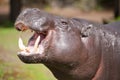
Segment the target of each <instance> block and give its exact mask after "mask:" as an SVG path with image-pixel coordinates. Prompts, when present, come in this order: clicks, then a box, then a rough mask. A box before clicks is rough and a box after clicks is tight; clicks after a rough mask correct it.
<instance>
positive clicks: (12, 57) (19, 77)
mask: <svg viewBox="0 0 120 80" xmlns="http://www.w3.org/2000/svg"><path fill="white" fill-rule="evenodd" d="M19 35H20V32H18V31H16V30H15V29H14V28H4V26H3V27H1V26H0V80H56V79H55V78H54V77H53V75H52V74H51V72H50V71H49V70H48V69H47V68H46V67H45V66H43V65H42V64H24V63H22V62H21V61H20V60H19V58H18V57H17V55H16V54H17V51H18V45H17V43H18V42H17V41H18V37H19Z"/></svg>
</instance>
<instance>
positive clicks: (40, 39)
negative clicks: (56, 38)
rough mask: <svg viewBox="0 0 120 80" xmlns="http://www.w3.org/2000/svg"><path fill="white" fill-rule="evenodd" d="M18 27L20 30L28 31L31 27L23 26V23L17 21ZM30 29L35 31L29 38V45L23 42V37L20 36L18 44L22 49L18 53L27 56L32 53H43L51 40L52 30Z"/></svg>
mask: <svg viewBox="0 0 120 80" xmlns="http://www.w3.org/2000/svg"><path fill="white" fill-rule="evenodd" d="M16 28H17V29H18V30H19V31H26V30H28V29H29V28H28V27H26V26H23V24H21V23H17V24H16ZM30 30H32V31H34V34H33V36H32V37H31V38H30V39H29V41H28V46H27V47H26V46H25V45H24V44H23V41H22V39H21V38H20V37H19V41H18V45H19V49H20V50H21V51H20V52H18V54H22V55H26V56H27V55H31V54H43V53H44V50H45V49H46V48H47V47H48V46H49V40H50V39H51V36H52V30H49V31H35V30H33V29H30Z"/></svg>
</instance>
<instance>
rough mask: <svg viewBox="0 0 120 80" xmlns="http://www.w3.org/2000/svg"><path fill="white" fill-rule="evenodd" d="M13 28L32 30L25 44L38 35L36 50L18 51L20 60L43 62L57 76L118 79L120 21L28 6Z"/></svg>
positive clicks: (81, 79) (80, 79) (69, 79)
mask: <svg viewBox="0 0 120 80" xmlns="http://www.w3.org/2000/svg"><path fill="white" fill-rule="evenodd" d="M15 28H16V29H17V30H19V31H25V30H28V29H31V30H33V31H34V35H33V36H32V37H31V38H30V39H29V41H28V46H34V44H35V41H36V39H37V37H38V36H40V37H41V39H40V41H39V44H38V49H39V51H37V52H32V51H29V50H28V52H27V51H21V52H19V53H18V57H19V58H20V60H21V61H23V62H24V63H27V64H35V63H38V64H40V63H42V64H44V65H45V66H46V67H48V68H49V69H50V70H51V72H52V73H53V75H54V76H55V77H56V79H57V80H120V36H119V35H120V22H115V23H110V24H106V25H103V24H98V23H94V22H90V21H87V20H84V19H78V18H64V17H61V16H56V15H52V14H49V13H47V12H44V11H41V10H39V9H36V8H32V9H25V10H23V11H22V12H21V13H20V15H19V16H18V18H17V20H16V22H15ZM40 45H41V46H42V48H41V47H39V46H40Z"/></svg>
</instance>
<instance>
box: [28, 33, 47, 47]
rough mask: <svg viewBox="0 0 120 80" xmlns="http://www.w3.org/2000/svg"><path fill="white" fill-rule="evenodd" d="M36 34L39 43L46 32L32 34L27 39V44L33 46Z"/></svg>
mask: <svg viewBox="0 0 120 80" xmlns="http://www.w3.org/2000/svg"><path fill="white" fill-rule="evenodd" d="M38 36H40V41H39V44H40V43H41V41H42V40H43V39H45V37H46V36H47V35H46V34H43V33H36V32H35V33H34V34H33V36H32V37H31V38H30V39H29V41H28V46H34V44H35V41H36V39H37V38H38Z"/></svg>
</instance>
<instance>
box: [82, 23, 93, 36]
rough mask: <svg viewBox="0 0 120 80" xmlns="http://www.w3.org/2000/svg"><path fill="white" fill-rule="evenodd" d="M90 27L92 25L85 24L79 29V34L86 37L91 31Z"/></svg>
mask: <svg viewBox="0 0 120 80" xmlns="http://www.w3.org/2000/svg"><path fill="white" fill-rule="evenodd" d="M92 27H93V25H92V24H90V25H85V26H84V27H83V28H82V29H81V36H82V37H88V36H89V35H90V33H91V31H92Z"/></svg>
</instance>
